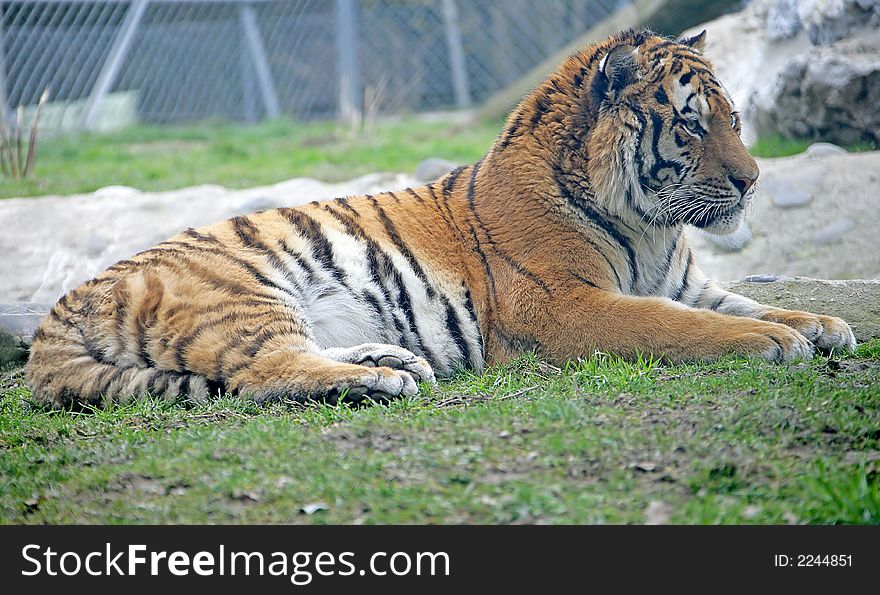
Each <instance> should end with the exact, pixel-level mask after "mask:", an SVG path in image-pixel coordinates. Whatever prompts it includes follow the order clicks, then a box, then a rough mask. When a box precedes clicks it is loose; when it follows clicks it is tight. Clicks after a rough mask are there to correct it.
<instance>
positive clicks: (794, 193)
mask: <svg viewBox="0 0 880 595" xmlns="http://www.w3.org/2000/svg"><path fill="white" fill-rule="evenodd" d="M762 186H763V188H764V192H766V193H767V195H768V196H769V197H770V201H771V202H772V203H773V206H775V207H778V208H780V209H790V208H791V207H801V206H804V205H806V204H809V203H810V201H812V200H813V194H812V192H810V191H809V190H805V189H804V188H798V187H797V186H795V185H794V184H792V183H791V182H790V181H789V180H786V179H784V178H768V179H766V180H764V181H763V183H762Z"/></svg>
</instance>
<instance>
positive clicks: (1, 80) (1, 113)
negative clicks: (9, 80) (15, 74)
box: [0, 2, 9, 128]
mask: <svg viewBox="0 0 880 595" xmlns="http://www.w3.org/2000/svg"><path fill="white" fill-rule="evenodd" d="M4 18H5V17H4V15H3V3H2V2H0V128H5V127H6V118H8V117H9V95H8V94H7V91H6V41H5V40H4V37H3V19H4Z"/></svg>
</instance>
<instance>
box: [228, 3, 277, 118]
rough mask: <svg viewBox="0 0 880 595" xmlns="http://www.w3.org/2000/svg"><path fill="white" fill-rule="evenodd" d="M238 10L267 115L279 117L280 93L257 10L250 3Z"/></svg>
mask: <svg viewBox="0 0 880 595" xmlns="http://www.w3.org/2000/svg"><path fill="white" fill-rule="evenodd" d="M238 11H239V12H238V14H239V17H240V18H241V27H242V30H243V31H244V40H245V43H246V44H247V48H248V52H249V53H250V57H251V63H252V64H253V67H254V70H255V71H256V74H257V85H259V87H260V95H261V96H262V97H263V107H265V108H266V115H268V116H269V117H270V118H277V117H278V116H280V115H281V107H280V106H279V105H278V94H277V93H276V92H275V81H274V80H273V79H272V70H271V69H270V68H269V60H267V59H266V48H265V47H264V46H263V38H262V37H260V29H259V27H257V14H256V11H254V7H253V6H251V5H250V4H242V5H241V6H239V7H238ZM243 84H247V83H246V82H244V83H243Z"/></svg>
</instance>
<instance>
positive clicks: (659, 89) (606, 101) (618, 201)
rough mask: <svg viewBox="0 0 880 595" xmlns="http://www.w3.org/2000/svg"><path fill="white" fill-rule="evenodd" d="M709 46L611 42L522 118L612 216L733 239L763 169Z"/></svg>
mask: <svg viewBox="0 0 880 595" xmlns="http://www.w3.org/2000/svg"><path fill="white" fill-rule="evenodd" d="M704 42H705V31H704V32H703V33H701V34H699V35H697V36H695V37H692V38H689V39H683V40H679V41H672V40H669V39H666V38H664V37H661V36H658V35H656V34H654V33H652V32H650V31H647V30H643V31H627V32H624V33H621V34H619V35H616V36H613V37H611V38H609V39H608V40H606V41H605V42H602V43H600V44H597V45H594V46H591V47H589V48H587V49H585V50H584V51H582V52H580V53H578V54H575V55H574V56H572V57H571V58H569V60H568V61H566V62H565V63H564V64H563V65H562V67H561V68H560V69H559V70H557V71H556V72H555V73H554V74H553V75H551V76H550V77H548V79H547V80H546V81H545V82H544V84H543V85H542V86H541V87H539V88H538V89H537V90H536V93H535V94H533V95H532V97H531V98H530V99H527V100H526V101H525V102H523V104H522V107H523V109H524V110H531V113H532V114H541V112H542V111H543V112H544V115H540V116H538V115H532V116H531V117H530V118H529V116H528V113H529V112H528V111H525V112H524V111H520V113H519V116H518V117H519V119H520V121H539V122H540V123H541V127H542V128H544V130H545V140H546V139H549V138H550V135H552V136H553V140H552V144H553V145H554V146H555V149H554V151H555V152H556V153H557V157H556V164H555V168H556V170H557V171H559V172H561V173H562V175H563V177H565V178H566V179H568V180H575V184H576V185H579V186H580V187H581V190H584V191H586V192H587V193H588V194H590V195H592V196H593V199H594V200H596V201H598V202H599V203H600V204H603V205H604V206H605V207H606V208H607V209H608V210H610V211H612V212H614V213H615V214H617V215H619V216H624V215H628V216H629V218H631V219H634V220H636V221H638V222H641V223H644V224H648V225H660V226H671V225H679V224H682V223H689V224H692V225H695V226H697V227H700V228H703V229H706V230H707V231H710V232H713V233H721V234H723V233H730V232H732V231H734V230H735V229H736V228H737V227H738V226H739V225H740V223H741V222H742V219H743V215H744V211H745V208H746V206H747V205H748V202H749V200H750V197H751V194H752V188H753V187H754V183H755V180H756V179H757V178H758V173H759V170H758V165H757V163H756V162H755V160H754V159H753V158H752V156H751V155H749V153H748V151H747V150H746V147H745V146H744V145H743V143H742V140H741V139H740V131H741V127H740V118H739V114H738V112H737V111H736V108H735V107H734V105H733V101H732V99H731V97H730V95H729V94H728V93H727V91H726V90H725V89H724V87H723V85H722V84H721V83H720V82H719V81H718V79H717V78H716V77H715V75H714V73H713V67H712V65H711V64H710V63H709V61H708V60H707V59H706V58H705V57H704V56H703V55H702V50H703V45H704ZM547 105H550V106H553V109H552V110H551V109H548V108H547ZM554 111H555V112H556V114H555V117H554V114H553V113H552V112H554ZM511 121H515V118H512V119H511ZM554 124H555V126H554ZM548 131H550V132H548ZM553 131H555V132H553ZM533 132H534V133H535V136H539V135H540V132H539V130H538V128H537V127H536V128H535V129H533ZM538 141H539V142H541V141H540V139H538ZM544 144H549V143H544ZM584 170H586V174H587V175H586V176H584V175H583V172H584Z"/></svg>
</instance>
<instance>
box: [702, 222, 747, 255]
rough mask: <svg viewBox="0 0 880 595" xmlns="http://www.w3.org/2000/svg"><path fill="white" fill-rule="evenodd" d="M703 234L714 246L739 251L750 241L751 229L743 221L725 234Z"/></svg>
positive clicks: (728, 250)
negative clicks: (732, 230) (734, 229)
mask: <svg viewBox="0 0 880 595" xmlns="http://www.w3.org/2000/svg"><path fill="white" fill-rule="evenodd" d="M703 236H704V237H705V238H706V239H707V240H708V241H709V242H710V243H711V244H712V245H713V246H715V247H717V248H720V249H721V250H724V251H725V252H739V251H740V250H742V249H743V248H745V247H746V245H747V244H748V243H749V242H751V241H752V230H751V228H750V227H749V224H748V223H746V222H745V221H743V223H742V225H740V226H739V228H738V229H737V230H736V231H734V232H732V233H729V234H727V235H725V236H719V235H715V234H711V233H705V234H703Z"/></svg>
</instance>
